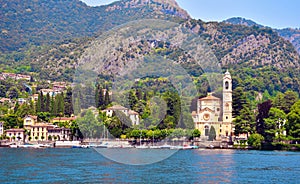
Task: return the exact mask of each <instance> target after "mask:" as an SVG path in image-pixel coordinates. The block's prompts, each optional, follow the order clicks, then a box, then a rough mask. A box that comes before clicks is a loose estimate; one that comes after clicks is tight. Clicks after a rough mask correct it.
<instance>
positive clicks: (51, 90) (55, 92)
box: [40, 89, 62, 97]
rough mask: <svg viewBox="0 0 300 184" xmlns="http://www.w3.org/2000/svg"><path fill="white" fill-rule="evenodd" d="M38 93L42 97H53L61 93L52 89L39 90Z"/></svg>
mask: <svg viewBox="0 0 300 184" xmlns="http://www.w3.org/2000/svg"><path fill="white" fill-rule="evenodd" d="M40 91H41V92H42V94H43V95H47V94H48V93H49V95H50V96H53V97H54V96H56V95H57V94H60V93H61V92H62V91H59V90H54V89H41V90H40Z"/></svg>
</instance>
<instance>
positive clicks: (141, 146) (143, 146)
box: [135, 145, 149, 149]
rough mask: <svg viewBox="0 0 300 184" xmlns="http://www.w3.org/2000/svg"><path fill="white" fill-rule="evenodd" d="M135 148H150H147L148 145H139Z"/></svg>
mask: <svg viewBox="0 0 300 184" xmlns="http://www.w3.org/2000/svg"><path fill="white" fill-rule="evenodd" d="M135 148H137V149H148V148H149V146H146V145H139V146H135Z"/></svg>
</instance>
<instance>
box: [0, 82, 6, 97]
mask: <svg viewBox="0 0 300 184" xmlns="http://www.w3.org/2000/svg"><path fill="white" fill-rule="evenodd" d="M5 96H6V87H5V86H4V85H2V84H1V85H0V97H5Z"/></svg>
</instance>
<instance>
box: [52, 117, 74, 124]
mask: <svg viewBox="0 0 300 184" xmlns="http://www.w3.org/2000/svg"><path fill="white" fill-rule="evenodd" d="M75 119H76V117H56V118H53V119H52V120H51V123H53V124H59V123H69V124H70V123H71V122H72V121H74V120H75Z"/></svg>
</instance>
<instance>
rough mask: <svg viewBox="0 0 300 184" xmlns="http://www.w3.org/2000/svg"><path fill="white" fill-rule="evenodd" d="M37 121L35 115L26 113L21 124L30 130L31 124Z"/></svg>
mask: <svg viewBox="0 0 300 184" xmlns="http://www.w3.org/2000/svg"><path fill="white" fill-rule="evenodd" d="M35 123H37V116H32V115H27V116H25V118H24V120H23V126H24V128H25V129H28V130H30V129H31V126H33V125H34V124H35Z"/></svg>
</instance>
